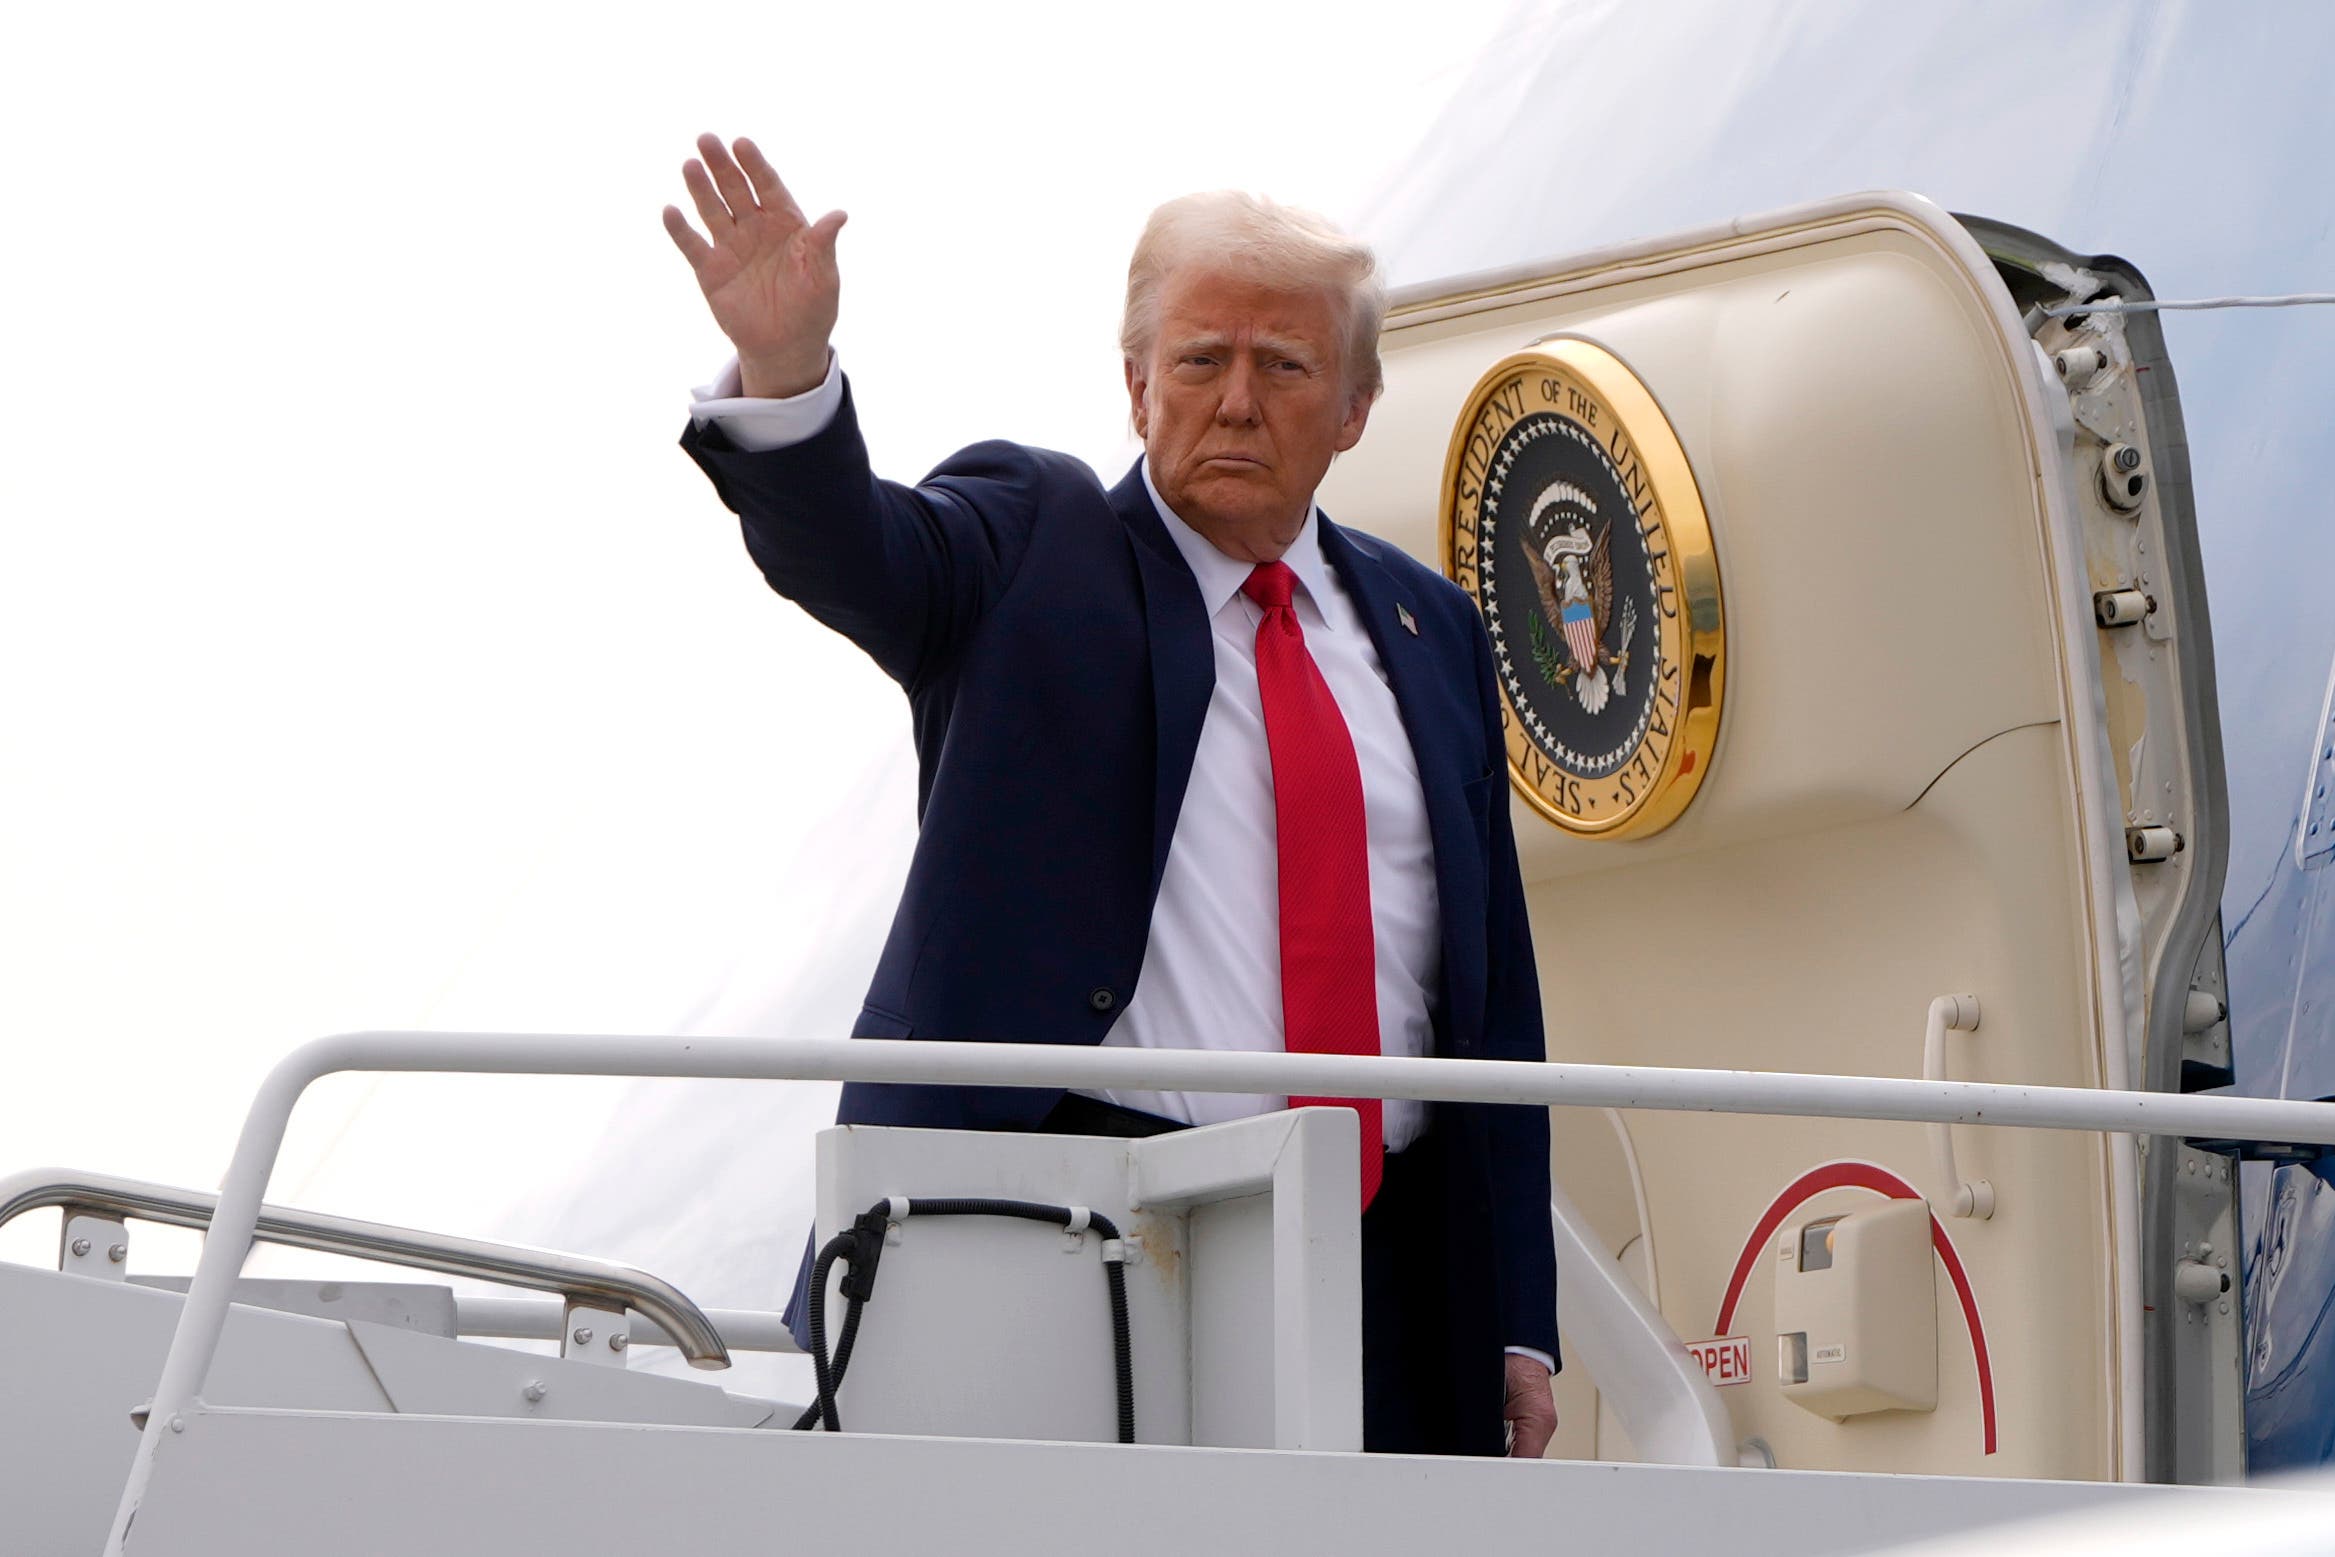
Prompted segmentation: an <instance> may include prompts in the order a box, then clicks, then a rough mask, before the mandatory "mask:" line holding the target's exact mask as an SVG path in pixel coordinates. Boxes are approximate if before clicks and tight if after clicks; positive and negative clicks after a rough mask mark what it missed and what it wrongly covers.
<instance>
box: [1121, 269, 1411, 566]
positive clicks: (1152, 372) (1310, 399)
mask: <svg viewBox="0 0 2335 1557" xmlns="http://www.w3.org/2000/svg"><path fill="white" fill-rule="evenodd" d="M1345 355H1346V354H1345V341H1344V335H1343V331H1342V330H1341V329H1340V327H1339V319H1338V308H1337V304H1336V302H1335V300H1334V299H1333V298H1332V297H1331V296H1330V295H1329V294H1328V293H1326V292H1319V291H1297V292H1289V291H1279V290H1275V289H1273V288H1270V287H1266V286H1261V285H1259V284H1258V283H1256V282H1254V281H1250V280H1247V279H1244V278H1242V277H1240V276H1238V275H1234V274H1230V273H1228V272H1224V271H1218V270H1208V269H1198V268H1186V269H1183V270H1178V271H1174V272H1172V273H1170V274H1169V276H1168V277H1167V278H1166V280H1165V281H1163V282H1162V283H1161V285H1160V294H1159V336H1158V339H1157V340H1156V341H1155V342H1154V343H1153V345H1152V350H1151V360H1150V361H1149V362H1148V363H1142V364H1137V363H1133V362H1130V363H1128V364H1127V392H1128V395H1129V396H1130V398H1131V399H1132V400H1133V402H1134V410H1135V431H1136V433H1137V435H1138V436H1140V437H1141V438H1142V439H1143V448H1144V452H1145V453H1146V454H1147V455H1148V456H1149V457H1150V461H1151V479H1152V484H1153V485H1155V486H1157V487H1158V488H1159V495H1160V496H1161V497H1163V498H1165V499H1167V504H1168V506H1169V507H1170V508H1172V509H1174V510H1175V511H1176V513H1177V514H1178V515H1180V516H1181V517H1182V518H1183V520H1184V522H1185V523H1187V524H1189V525H1190V526H1191V527H1192V528H1193V529H1195V530H1197V531H1199V532H1200V534H1201V535H1203V536H1204V537H1206V538H1207V540H1208V541H1209V542H1210V543H1211V544H1212V545H1214V546H1215V547H1216V548H1217V549H1218V550H1219V551H1222V552H1224V553H1226V554H1227V555H1228V556H1234V557H1239V558H1241V559H1242V560H1244V561H1251V562H1270V561H1272V560H1274V559H1275V558H1277V557H1279V556H1280V555H1281V554H1282V553H1283V552H1284V551H1286V550H1288V548H1289V545H1290V543H1291V542H1292V541H1294V540H1296V539H1297V532H1298V531H1299V530H1301V529H1303V528H1304V527H1305V518H1306V513H1307V505H1308V503H1309V501H1310V500H1311V498H1312V496H1313V492H1314V488H1316V487H1317V486H1319V485H1321V479H1322V476H1323V475H1324V473H1326V472H1327V471H1328V470H1329V468H1330V458H1331V456H1332V455H1335V454H1338V453H1341V452H1343V451H1345V450H1347V449H1350V448H1352V447H1354V445H1355V443H1356V442H1357V441H1358V440H1360V438H1361V437H1362V426H1363V423H1364V422H1365V421H1367V420H1368V418H1369V416H1370V402H1369V400H1368V398H1367V397H1365V396H1361V395H1357V394H1353V393H1351V392H1350V391H1349V390H1348V388H1347V383H1346V362H1345Z"/></svg>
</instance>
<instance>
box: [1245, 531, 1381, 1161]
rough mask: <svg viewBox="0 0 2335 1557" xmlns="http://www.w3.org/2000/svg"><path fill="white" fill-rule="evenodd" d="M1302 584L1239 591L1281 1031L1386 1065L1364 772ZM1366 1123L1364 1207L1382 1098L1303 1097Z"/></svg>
mask: <svg viewBox="0 0 2335 1557" xmlns="http://www.w3.org/2000/svg"><path fill="white" fill-rule="evenodd" d="M1296 584H1297V575H1296V574H1294V573H1292V572H1290V571H1289V568H1288V565H1287V564H1285V563H1279V562H1265V563H1259V564H1258V565H1257V570H1256V571H1255V572H1254V573H1251V574H1250V575H1249V579H1248V582H1247V583H1245V584H1243V585H1242V586H1241V592H1242V593H1243V594H1245V595H1247V596H1248V597H1249V598H1250V599H1251V600H1254V601H1255V602H1256V603H1257V604H1258V605H1260V606H1262V607H1264V610H1265V617H1264V620H1263V621H1261V622H1259V623H1258V624H1257V691H1258V692H1259V694H1261V696H1262V698H1263V701H1264V707H1265V745H1266V748H1267V749H1268V750H1269V751H1270V752H1271V753H1272V758H1273V825H1274V837H1275V842H1276V845H1277V847H1276V853H1277V854H1278V855H1279V857H1280V885H1281V1022H1282V1029H1283V1034H1284V1037H1283V1044H1284V1047H1286V1048H1287V1049H1288V1051H1289V1052H1290V1053H1291V1054H1376V1053H1378V1052H1379V1047H1378V977H1377V968H1378V964H1377V958H1376V952H1375V949H1374V946H1373V943H1372V938H1371V927H1370V833H1369V828H1368V825H1367V823H1366V821H1365V819H1364V816H1363V811H1362V769H1361V767H1360V766H1359V765H1358V764H1357V763H1356V762H1355V760H1354V740H1353V737H1352V736H1350V735H1348V734H1347V733H1346V721H1345V719H1344V717H1343V716H1341V715H1340V714H1339V712H1338V701H1337V699H1336V698H1334V697H1332V696H1331V695H1330V688H1329V683H1328V682H1325V681H1324V680H1322V673H1321V671H1320V669H1319V668H1318V667H1316V666H1315V664H1314V662H1313V656H1312V655H1311V654H1308V653H1307V652H1306V650H1305V630H1304V629H1303V628H1302V627H1300V626H1299V625H1298V622H1297V612H1296V611H1295V610H1293V609H1291V607H1290V604H1289V598H1290V593H1291V591H1292V590H1293V589H1295V587H1296ZM1313 1103H1328V1104H1332V1105H1335V1106H1338V1107H1344V1108H1351V1109H1353V1110H1354V1111H1355V1112H1356V1113H1357V1114H1359V1115H1361V1116H1362V1204H1363V1205H1364V1206H1365V1207H1367V1206H1368V1205H1369V1204H1370V1200H1371V1197H1372V1196H1374V1195H1376V1194H1377V1193H1378V1178H1379V1170H1380V1168H1381V1166H1382V1165H1383V1162H1384V1159H1385V1155H1386V1152H1385V1140H1384V1136H1383V1135H1382V1133H1381V1128H1380V1114H1381V1108H1380V1105H1379V1101H1378V1099H1376V1098H1355V1099H1348V1098H1321V1097H1293V1098H1291V1099H1290V1100H1289V1106H1290V1107H1291V1108H1303V1107H1305V1106H1307V1105H1308V1104H1313Z"/></svg>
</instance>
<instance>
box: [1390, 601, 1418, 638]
mask: <svg viewBox="0 0 2335 1557" xmlns="http://www.w3.org/2000/svg"><path fill="white" fill-rule="evenodd" d="M1395 620H1396V621H1398V622H1400V623H1402V624H1403V631H1404V632H1407V633H1409V634H1410V635H1411V636H1412V637H1414V638H1416V637H1418V636H1419V619H1418V618H1417V617H1415V616H1413V615H1412V614H1411V608H1410V607H1409V606H1407V605H1403V604H1400V603H1399V602H1398V603H1397V604H1396V606H1395Z"/></svg>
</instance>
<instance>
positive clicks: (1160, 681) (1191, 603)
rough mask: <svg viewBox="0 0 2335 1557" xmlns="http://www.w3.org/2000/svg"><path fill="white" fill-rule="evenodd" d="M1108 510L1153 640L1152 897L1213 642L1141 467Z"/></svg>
mask: <svg viewBox="0 0 2335 1557" xmlns="http://www.w3.org/2000/svg"><path fill="white" fill-rule="evenodd" d="M1111 508H1112V510H1113V511H1114V512H1116V513H1117V514H1118V516H1119V520H1120V522H1121V523H1122V524H1124V525H1126V527H1127V533H1128V538H1129V539H1130V541H1131V542H1132V543H1133V546H1132V549H1133V551H1134V553H1135V565H1136V573H1137V576H1138V577H1139V578H1140V580H1141V581H1142V585H1143V616H1144V625H1145V627H1146V629H1147V630H1148V632H1149V635H1150V638H1151V707H1152V718H1153V721H1154V724H1155V734H1156V737H1157V741H1158V758H1159V777H1158V782H1157V784H1156V786H1155V788H1154V790H1153V799H1152V824H1151V895H1152V898H1153V899H1154V900H1157V898H1158V896H1159V881H1160V876H1161V874H1162V873H1163V872H1165V871H1166V869H1167V854H1168V841H1169V840H1170V839H1171V838H1173V837H1174V836H1175V831H1176V816H1177V814H1178V813H1179V812H1181V811H1182V809H1183V804H1184V790H1185V787H1186V786H1187V785H1188V784H1189V783H1190V782H1191V778H1192V756H1193V753H1194V752H1196V751H1197V750H1198V749H1199V746H1200V726H1201V725H1202V724H1203V723H1204V722H1205V721H1206V720H1207V717H1208V699H1209V697H1210V696H1211V694H1213V693H1214V692H1215V690H1216V645H1215V641H1214V639H1213V638H1212V637H1211V636H1210V632H1209V626H1208V613H1207V611H1206V610H1205V609H1203V607H1202V605H1201V602H1200V586H1199V585H1198V584H1196V583H1194V582H1193V581H1192V570H1191V569H1190V568H1188V567H1186V566H1185V565H1184V559H1183V555H1182V554H1181V553H1179V552H1178V551H1177V550H1176V543H1175V542H1174V541H1173V540H1171V539H1169V538H1168V533H1167V526H1166V525H1164V524H1162V523H1160V519H1159V512H1158V510H1156V509H1154V508H1153V507H1152V506H1151V493H1150V491H1149V490H1148V489H1146V488H1145V486H1144V484H1143V471H1142V467H1141V466H1140V465H1137V466H1135V467H1134V468H1131V469H1130V470H1129V471H1128V472H1127V476H1126V479H1124V480H1122V481H1121V482H1120V483H1119V484H1118V485H1117V486H1115V487H1113V488H1112V489H1111Z"/></svg>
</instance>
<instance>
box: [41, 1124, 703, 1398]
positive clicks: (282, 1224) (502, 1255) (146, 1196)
mask: <svg viewBox="0 0 2335 1557" xmlns="http://www.w3.org/2000/svg"><path fill="white" fill-rule="evenodd" d="M56 1206H61V1207H63V1208H64V1209H65V1211H66V1212H67V1214H68V1215H69V1214H71V1213H72V1212H75V1211H95V1212H101V1213H105V1214H109V1215H113V1216H129V1217H136V1218H137V1219H138V1220H140V1221H142V1222H160V1223H163V1224H166V1225H168V1226H171V1227H191V1228H194V1229H196V1230H197V1231H199V1232H208V1231H210V1228H211V1224H212V1221H213V1219H214V1217H215V1216H216V1214H217V1212H218V1209H219V1197H218V1196H217V1195H213V1194H208V1193H206V1192H204V1191H202V1190H199V1189H179V1188H176V1187H174V1186H172V1185H168V1184H151V1183H147V1182H146V1181H144V1180H142V1179H123V1178H115V1177H113V1176H111V1175H110V1174H103V1173H74V1172H71V1171H69V1170H66V1169H62V1168H34V1169H32V1170H30V1171H28V1172H24V1173H15V1174H11V1175H9V1176H8V1177H6V1178H0V1227H5V1226H6V1225H7V1224H8V1223H10V1222H11V1221H13V1220H15V1219H16V1218H17V1217H19V1216H22V1215H23V1214H24V1213H25V1212H27V1211H38V1210H43V1209H46V1208H49V1207H56ZM252 1236H254V1237H256V1238H258V1239H260V1240H261V1241H263V1242H267V1243H274V1244H282V1245H284V1246H285V1247H287V1248H293V1249H312V1250H315V1251H317V1252H319V1253H322V1254H348V1255H355V1256H357V1257H359V1258H361V1259H368V1260H378V1261H380V1262H382V1263H383V1264H387V1265H402V1266H405V1267H407V1268H408V1269H411V1270H426V1271H430V1272H432V1273H434V1274H436V1275H441V1276H474V1277H477V1278H478V1279H480V1280H482V1281H493V1282H500V1283H501V1284H502V1285H504V1286H507V1287H526V1288H529V1289H531V1290H533V1291H537V1292H556V1293H558V1294H559V1295H560V1296H561V1297H563V1298H565V1299H567V1300H568V1301H569V1302H571V1303H588V1304H590V1305H591V1306H592V1307H594V1308H602V1309H628V1308H629V1309H635V1310H637V1311H639V1312H640V1313H642V1314H644V1315H646V1316H647V1317H648V1318H650V1319H652V1320H655V1321H656V1323H657V1326H658V1328H659V1329H661V1330H663V1331H664V1332H665V1333H666V1334H667V1335H670V1336H671V1337H672V1338H673V1344H674V1345H676V1346H677V1347H679V1348H680V1350H681V1354H682V1355H683V1356H684V1357H687V1358H688V1359H689V1361H690V1363H691V1364H692V1365H693V1366H696V1367H700V1368H726V1367H728V1366H729V1365H730V1353H729V1349H728V1348H727V1347H726V1346H724V1345H723V1344H722V1335H721V1332H720V1331H719V1330H717V1329H715V1328H714V1324H713V1321H712V1320H710V1319H708V1318H706V1316H705V1311H704V1310H703V1309H700V1308H699V1307H698V1306H697V1305H696V1304H695V1303H693V1302H691V1301H690V1300H689V1299H688V1297H686V1296H685V1295H684V1294H683V1293H682V1292H681V1290H680V1289H679V1288H677V1287H675V1286H674V1285H673V1284H672V1283H670V1282H668V1281H666V1280H664V1279H663V1278H662V1277H658V1276H652V1275H650V1274H649V1273H648V1272H647V1271H642V1270H634V1269H633V1268H632V1267H631V1266H629V1265H612V1264H609V1263H608V1262H607V1261H604V1260H594V1259H588V1258H586V1257H585V1256H583V1255H580V1254H561V1253H558V1252H556V1251H554V1250H549V1249H525V1248H520V1247H518V1246H516V1245H513V1244H503V1243H484V1242H481V1241H480V1240H478V1239H475V1238H457V1237H454V1236H452V1235H451V1234H447V1233H427V1232H421V1231H418V1230H416V1229H414V1228H409V1227H391V1226H389V1225H387V1224H386V1223H382V1222H360V1221H357V1220H355V1219H354V1218H351V1217H345V1216H326V1215H324V1214H323V1213H322V1212H317V1211H299V1210H294V1209H292V1208H291V1207H288V1206H269V1205H263V1206H261V1207H260V1208H259V1220H258V1223H257V1224H256V1226H255V1227H254V1229H253V1234H252ZM238 1263H239V1264H240V1261H239V1262H238ZM555 1333H556V1332H555Z"/></svg>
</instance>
